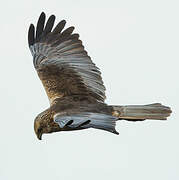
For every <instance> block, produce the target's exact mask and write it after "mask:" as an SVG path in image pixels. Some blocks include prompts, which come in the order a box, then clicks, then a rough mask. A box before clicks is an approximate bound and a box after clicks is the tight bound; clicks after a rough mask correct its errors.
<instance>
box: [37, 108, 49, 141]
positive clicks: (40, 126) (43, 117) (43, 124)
mask: <svg viewBox="0 0 179 180" xmlns="http://www.w3.org/2000/svg"><path fill="white" fill-rule="evenodd" d="M49 118H50V114H49V110H45V111H43V112H42V113H40V114H39V115H38V116H37V117H36V118H35V121H34V131H35V134H36V135H37V138H38V139H39V140H42V135H43V134H44V133H50V132H51V128H50V126H49V123H48V122H49Z"/></svg>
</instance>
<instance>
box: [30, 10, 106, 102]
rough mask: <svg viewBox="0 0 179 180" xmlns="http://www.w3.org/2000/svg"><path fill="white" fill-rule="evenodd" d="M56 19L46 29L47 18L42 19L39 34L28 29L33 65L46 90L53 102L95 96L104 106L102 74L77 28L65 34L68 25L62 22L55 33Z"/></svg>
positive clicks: (38, 25)
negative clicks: (56, 99)
mask: <svg viewBox="0 0 179 180" xmlns="http://www.w3.org/2000/svg"><path fill="white" fill-rule="evenodd" d="M54 22H55V16H54V15H52V16H50V17H49V19H48V20H47V23H46V25H45V14H44V13H42V14H41V15H40V17H39V20H38V23H37V28H36V34H34V33H35V30H34V26H33V25H31V26H30V28H29V34H28V41H29V48H30V50H31V53H32V56H33V64H34V67H35V68H36V70H37V72H38V75H39V77H40V79H41V80H42V83H43V85H44V87H45V90H46V92H47V95H48V97H49V100H50V102H51V103H52V102H53V100H54V99H55V98H60V97H63V96H70V95H74V94H75V95H76V94H78V95H81V94H82V95H86V96H92V97H94V98H95V99H96V100H97V101H100V102H104V100H105V87H104V85H103V81H102V78H101V73H100V71H99V69H98V68H97V67H96V65H95V64H94V63H93V62H92V60H91V58H90V57H89V56H88V54H87V52H86V51H85V50H84V46H83V45H82V41H81V40H79V39H78V38H79V35H78V34H73V30H74V27H69V28H67V29H65V30H63V28H64V26H65V24H66V21H65V20H62V21H60V22H59V23H58V24H57V26H56V27H55V28H54V30H53V25H54Z"/></svg>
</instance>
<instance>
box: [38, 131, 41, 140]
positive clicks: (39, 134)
mask: <svg viewBox="0 0 179 180" xmlns="http://www.w3.org/2000/svg"><path fill="white" fill-rule="evenodd" d="M37 138H38V139H39V140H42V132H39V133H38V134H37Z"/></svg>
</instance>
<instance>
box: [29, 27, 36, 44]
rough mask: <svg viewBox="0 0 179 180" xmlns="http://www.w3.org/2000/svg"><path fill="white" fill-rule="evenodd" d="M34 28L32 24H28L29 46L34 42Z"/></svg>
mask: <svg viewBox="0 0 179 180" xmlns="http://www.w3.org/2000/svg"><path fill="white" fill-rule="evenodd" d="M34 33H35V27H34V25H33V24H30V26H29V31H28V44H29V46H31V45H33V44H34V41H35V34H34Z"/></svg>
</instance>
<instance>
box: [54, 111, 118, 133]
mask: <svg viewBox="0 0 179 180" xmlns="http://www.w3.org/2000/svg"><path fill="white" fill-rule="evenodd" d="M54 121H55V122H56V123H58V125H59V126H60V128H64V127H65V126H68V127H70V128H72V129H77V128H96V129H102V130H106V131H109V132H112V133H114V134H119V133H118V132H117V131H116V130H115V125H116V121H117V118H116V117H113V116H110V115H107V114H100V113H91V112H83V113H80V114H73V115H60V114H57V115H55V116H54ZM69 122H70V124H69Z"/></svg>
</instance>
